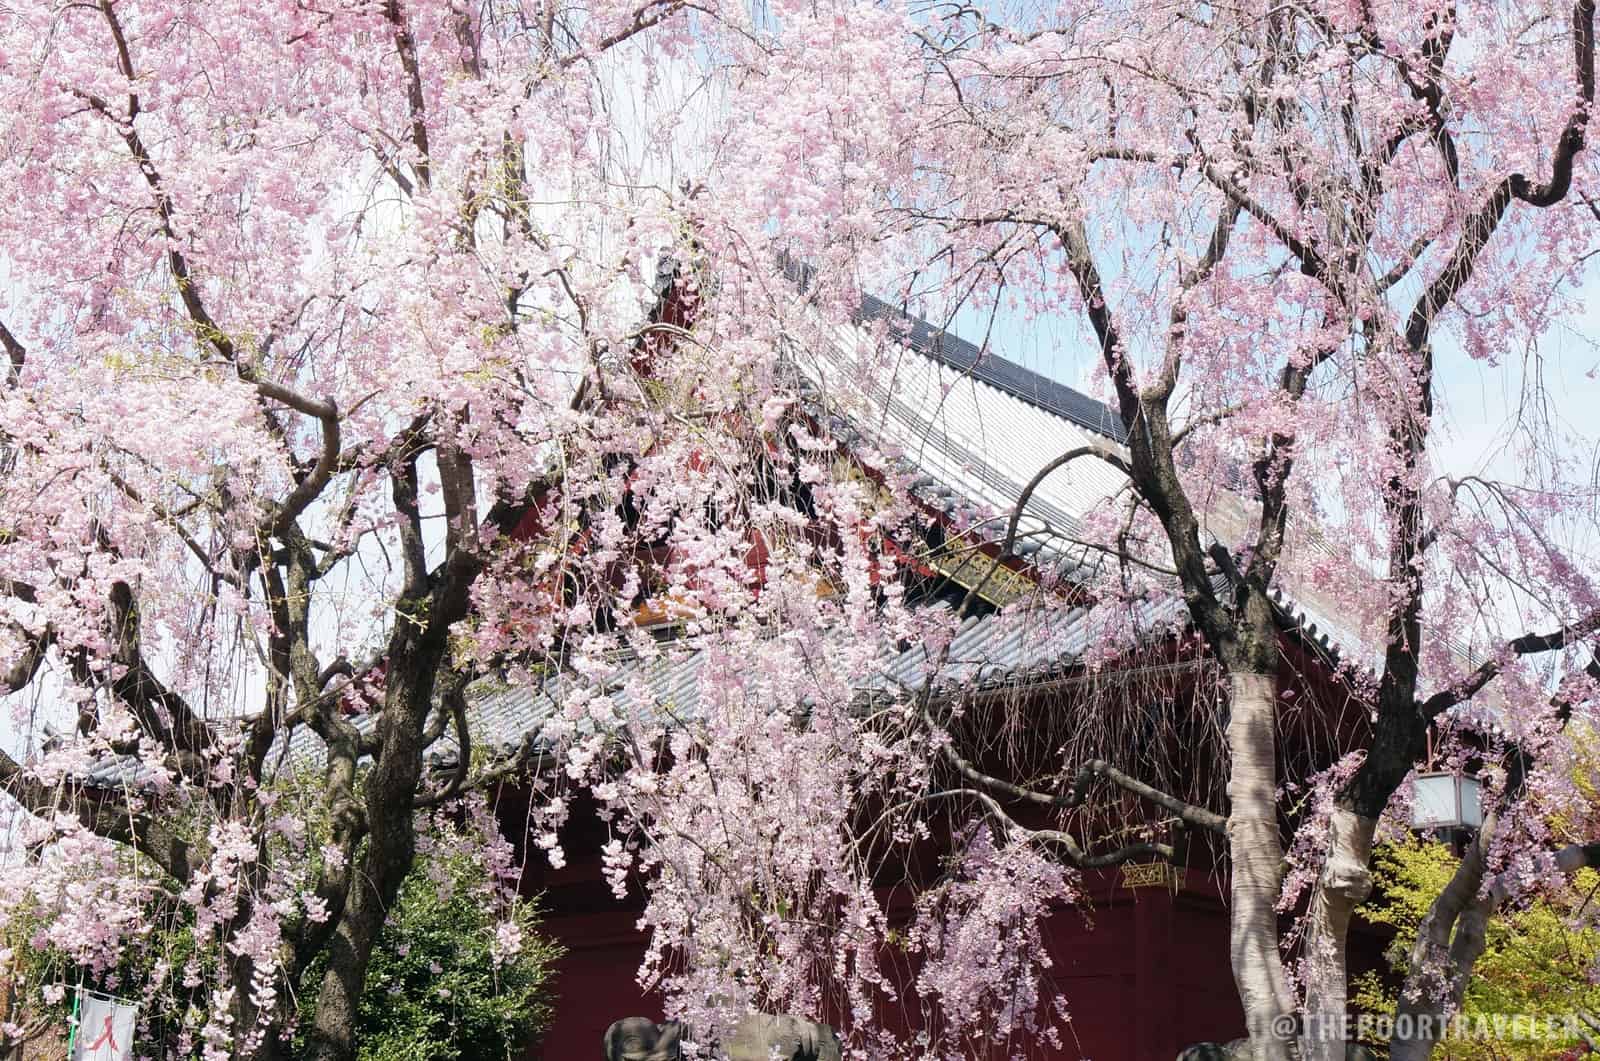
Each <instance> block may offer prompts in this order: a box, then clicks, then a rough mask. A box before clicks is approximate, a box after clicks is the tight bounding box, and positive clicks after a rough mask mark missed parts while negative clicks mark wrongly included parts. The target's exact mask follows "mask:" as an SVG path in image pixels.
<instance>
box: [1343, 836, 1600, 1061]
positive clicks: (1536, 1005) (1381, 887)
mask: <svg viewBox="0 0 1600 1061" xmlns="http://www.w3.org/2000/svg"><path fill="white" fill-rule="evenodd" d="M1456 863H1457V859H1456V857H1455V855H1454V854H1452V853H1451V851H1450V849H1449V848H1448V847H1446V846H1445V845H1444V844H1441V843H1435V842H1431V841H1422V840H1407V841H1405V842H1402V843H1393V844H1383V845H1380V846H1379V848H1378V850H1377V851H1376V853H1375V856H1374V858H1373V875H1374V884H1375V886H1374V888H1373V898H1372V901H1371V902H1369V903H1368V904H1367V905H1366V906H1364V907H1362V908H1361V910H1360V915H1361V916H1362V917H1364V918H1365V919H1366V920H1368V921H1370V922H1372V923H1374V924H1379V925H1388V926H1390V927H1392V928H1393V930H1394V932H1395V938H1394V942H1393V943H1392V944H1391V945H1390V947H1389V951H1388V953H1387V955H1386V956H1387V958H1388V959H1389V963H1390V966H1391V968H1392V969H1393V971H1394V976H1393V977H1392V978H1391V980H1392V981H1394V982H1395V983H1397V982H1398V980H1399V978H1400V977H1401V976H1403V974H1404V969H1405V966H1406V962H1407V959H1408V957H1409V955H1410V951H1411V944H1412V942H1413V941H1414V940H1415V939H1416V937H1417V926H1418V925H1419V924H1420V923H1421V921H1422V918H1423V917H1424V916H1425V915H1426V914H1427V912H1428V907H1429V905H1430V904H1431V903H1432V902H1433V900H1434V899H1435V898H1436V897H1437V896H1438V895H1439V892H1440V891H1441V890H1442V889H1443V888H1444V886H1445V884H1447V883H1448V882H1449V880H1450V876H1451V874H1453V873H1454V872H1455V869H1456ZM1597 887H1600V874H1597V873H1595V872H1594V871H1593V870H1582V871H1580V872H1579V873H1578V874H1576V875H1575V876H1574V877H1573V878H1572V881H1571V887H1570V888H1569V889H1568V890H1567V891H1566V893H1564V894H1562V895H1559V896H1554V897H1550V898H1541V899H1537V900H1535V901H1533V902H1530V903H1528V904H1527V905H1525V906H1523V907H1521V908H1518V909H1511V910H1507V911H1505V912H1503V913H1502V914H1501V915H1499V916H1497V917H1495V918H1493V919H1492V920H1491V921H1490V923H1489V929H1488V946H1487V948H1486V949H1485V950H1484V953H1483V957H1481V958H1480V959H1478V964H1477V967H1476V968H1475V970H1474V976H1473V980H1472V983H1471V984H1470V985H1469V986H1468V988H1467V994H1466V998H1465V999H1464V1000H1463V1006H1462V1016H1463V1018H1464V1019H1465V1021H1466V1023H1467V1026H1468V1027H1480V1028H1481V1027H1492V1026H1493V1021H1494V1020H1495V1019H1496V1018H1502V1019H1503V1018H1505V1017H1508V1016H1510V1015H1514V1014H1527V1015H1529V1016H1530V1017H1533V1018H1535V1019H1536V1020H1538V1021H1540V1022H1543V1021H1544V1019H1545V1018H1550V1019H1552V1020H1553V1021H1555V1022H1556V1023H1557V1024H1558V1025H1560V1024H1561V1023H1562V1022H1564V1021H1566V1020H1567V1019H1568V1017H1569V1015H1575V1014H1591V1015H1594V1016H1596V1017H1600V986H1596V985H1595V984H1592V983H1590V982H1589V978H1588V973H1589V970H1590V968H1591V967H1593V965H1594V963H1595V961H1596V957H1597V955H1600V932H1597V931H1595V930H1594V929H1593V928H1590V927H1587V925H1586V923H1587V922H1588V921H1589V920H1590V918H1589V917H1587V916H1582V915H1584V914H1585V913H1589V912H1592V911H1586V910H1585V909H1584V908H1585V906H1586V904H1590V903H1593V902H1596V901H1600V897H1597V896H1596V894H1595V893H1596V888H1597ZM1352 999H1353V1001H1354V1003H1355V1005H1356V1007H1357V1008H1359V1009H1360V1010H1362V1011H1363V1012H1366V1013H1370V1014H1372V1015H1374V1016H1388V1015H1392V1014H1393V1013H1394V1006H1395V990H1394V983H1390V984H1385V983H1383V982H1382V981H1381V980H1380V979H1379V978H1378V977H1376V976H1372V975H1370V974H1369V975H1367V976H1365V977H1362V978H1359V979H1358V980H1357V982H1356V984H1355V985H1354V991H1353V992H1352ZM1478 1018H1483V1022H1482V1023H1478V1021H1477V1019H1478ZM1502 1026H1504V1025H1503V1024H1502ZM1580 1043H1581V1040H1578V1039H1576V1038H1574V1039H1572V1040H1571V1041H1558V1042H1552V1041H1550V1040H1548V1039H1546V1040H1542V1041H1536V1042H1533V1041H1530V1042H1514V1041H1507V1040H1505V1039H1501V1040H1498V1041H1496V1040H1494V1039H1478V1038H1463V1039H1451V1040H1448V1041H1447V1042H1445V1043H1444V1044H1442V1045H1441V1049H1440V1051H1439V1053H1438V1054H1437V1055H1435V1056H1439V1057H1449V1058H1454V1059H1462V1061H1465V1059H1469V1058H1470V1059H1478V1058H1482V1059H1485V1061H1487V1059H1496V1061H1511V1059H1518V1061H1521V1059H1528V1061H1532V1059H1536V1058H1549V1057H1555V1056H1559V1055H1560V1053H1561V1052H1562V1048H1563V1047H1568V1046H1576V1045H1579V1044H1580ZM1375 1045H1377V1044H1375Z"/></svg>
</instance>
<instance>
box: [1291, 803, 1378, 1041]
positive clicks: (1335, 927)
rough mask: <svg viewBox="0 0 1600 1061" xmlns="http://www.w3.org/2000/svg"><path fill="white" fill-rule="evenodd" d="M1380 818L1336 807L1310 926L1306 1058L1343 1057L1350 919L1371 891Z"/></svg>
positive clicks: (1307, 964)
mask: <svg viewBox="0 0 1600 1061" xmlns="http://www.w3.org/2000/svg"><path fill="white" fill-rule="evenodd" d="M1377 826H1378V822H1377V819H1375V818H1368V817H1365V816H1363V815H1360V814H1357V813H1356V812H1355V811H1354V810H1351V809H1350V808H1348V807H1345V806H1338V807H1335V808H1334V811H1333V815H1332V817H1331V819H1330V821H1329V834H1328V855H1327V860H1326V861H1325V862H1324V863H1323V867H1322V873H1321V875H1320V876H1319V877H1318V879H1317V886H1316V890H1315V891H1314V892H1313V894H1312V896H1311V910H1310V914H1309V917H1308V919H1307V926H1306V937H1305V944H1306V966H1305V969H1306V972H1305V989H1306V1005H1305V1035H1304V1038H1303V1040H1302V1042H1301V1047H1300V1051H1301V1055H1302V1056H1303V1057H1304V1058H1306V1061H1344V1056H1345V1041H1346V1033H1347V1031H1348V1029H1347V1027H1346V1014H1347V1012H1348V1004H1349V980H1348V975H1349V968H1348V962H1347V960H1346V947H1347V943H1348V939H1349V933H1350V918H1351V916H1352V915H1353V914H1354V913H1355V910H1356V907H1358V906H1360V905H1361V904H1362V903H1363V902H1365V901H1366V898H1367V896H1368V895H1370V894H1371V893H1372V871H1371V870H1370V869H1369V868H1368V866H1369V865H1370V863H1371V861H1372V837H1373V834H1374V832H1375V831H1376V830H1377Z"/></svg>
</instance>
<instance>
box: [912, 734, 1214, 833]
mask: <svg viewBox="0 0 1600 1061" xmlns="http://www.w3.org/2000/svg"><path fill="white" fill-rule="evenodd" d="M942 748H943V750H944V756H945V758H946V759H948V760H950V765H952V766H954V767H955V768H956V770H957V771H958V772H959V773H960V774H961V776H963V777H965V778H966V779H967V780H969V781H971V782H973V783H974V784H977V785H982V786H983V787H984V788H986V789H989V790H990V791H991V792H998V793H1000V794H1002V795H1004V796H1007V797H1009V798H1011V799H1016V800H1021V801H1023V802H1026V803H1033V804H1036V805H1038V806H1043V807H1057V808H1060V809H1063V810H1070V809H1072V808H1075V807H1081V806H1083V805H1084V802H1085V801H1086V800H1087V799H1088V796H1089V789H1090V788H1091V787H1092V786H1093V785H1094V782H1095V780H1096V779H1097V778H1100V779H1104V780H1106V781H1109V782H1110V783H1111V784H1113V785H1116V786H1117V787H1118V788H1120V789H1122V790H1123V791H1125V792H1130V793H1132V794H1133V795H1136V796H1138V797H1140V798H1141V799H1145V800H1149V801H1150V802H1151V803H1154V804H1155V805H1156V806H1158V807H1163V808H1165V809H1166V810H1169V811H1171V812H1172V813H1173V814H1175V815H1177V816H1178V818H1179V819H1180V820H1182V821H1183V822H1184V823H1185V824H1186V825H1192V826H1195V827H1196V828H1200V829H1209V830H1211V831H1212V832H1214V833H1219V834H1223V833H1226V832H1227V826H1228V819H1227V816H1226V815H1222V814H1217V813H1216V812H1214V811H1209V810H1206V809H1205V808H1204V807H1197V806H1195V805H1194V804H1192V803H1185V802H1184V801H1183V800H1181V799H1179V798H1178V797H1176V796H1173V795H1170V794H1168V793H1166V792H1162V791H1161V790H1160V789H1158V788H1156V787H1154V786H1153V785H1149V784H1146V783H1145V782H1143V781H1140V780H1139V779H1138V778H1136V777H1132V776H1131V775H1129V774H1125V773H1123V772H1122V771H1121V770H1118V769H1117V768H1116V767H1114V766H1112V765H1111V764H1110V763H1108V762H1106V761H1105V760H1103V759H1090V760H1088V761H1087V762H1085V763H1083V764H1081V765H1080V766H1079V767H1078V772H1077V775H1076V776H1075V777H1074V778H1073V782H1072V788H1071V789H1070V790H1069V791H1067V792H1065V793H1050V792H1039V791H1037V790H1035V789H1031V788H1025V787H1023V786H1021V785H1016V784H1012V783H1011V782H1010V781H1006V780H1003V779H1001V778H998V777H994V776H992V775H990V774H986V773H984V772H983V771H982V770H979V769H978V768H977V767H975V766H973V765H972V764H971V763H970V762H968V761H967V760H966V759H964V758H962V757H961V755H960V753H958V752H957V751H956V750H955V749H954V748H953V747H952V746H951V745H950V744H949V742H945V743H944V744H943V745H942Z"/></svg>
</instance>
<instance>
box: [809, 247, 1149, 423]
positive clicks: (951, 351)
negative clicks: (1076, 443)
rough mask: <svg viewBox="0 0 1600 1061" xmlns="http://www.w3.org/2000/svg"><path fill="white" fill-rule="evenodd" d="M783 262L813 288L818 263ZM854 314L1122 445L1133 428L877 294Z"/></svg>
mask: <svg viewBox="0 0 1600 1061" xmlns="http://www.w3.org/2000/svg"><path fill="white" fill-rule="evenodd" d="M778 261H779V264H780V265H781V267H782V268H783V273H784V275H785V276H787V277H788V278H789V279H791V280H793V281H794V282H795V283H796V285H797V286H798V287H799V288H800V290H801V291H802V292H805V291H807V290H808V289H809V288H810V287H811V283H812V280H813V279H814V278H815V277H816V272H817V271H816V267H815V266H812V265H811V264H810V263H808V262H802V261H799V260H797V259H795V258H793V257H792V256H790V255H789V254H788V253H787V252H780V253H779V255H778ZM854 316H855V322H856V323H857V324H863V323H867V322H869V321H878V320H882V321H887V322H889V323H890V325H891V326H895V327H896V330H897V333H898V334H897V335H896V338H898V339H899V340H900V341H901V342H903V343H905V345H906V346H908V347H909V348H911V349H912V350H915V351H916V352H917V353H919V354H922V355H923V356H925V357H927V358H929V359H930V360H932V361H935V362H937V363H939V364H941V365H943V366H945V367H946V368H952V369H955V370H956V371H958V372H963V373H966V374H968V375H970V376H971V377H972V378H973V379H976V380H978V381H980V382H982V383H986V384H988V385H989V386H991V387H993V388H995V389H996V390H998V391H1001V392H1003V393H1005V394H1009V395H1010V396H1011V397H1013V398H1016V399H1017V400H1019V401H1022V402H1026V403H1027V404H1028V405H1031V406H1033V407H1034V408H1036V409H1040V410H1042V411H1044V412H1046V413H1049V414H1050V415H1052V416H1055V417H1059V418H1060V419H1063V420H1067V421H1069V422H1071V423H1074V424H1077V425H1078V426H1079V427H1082V428H1087V429H1088V430H1090V431H1093V432H1095V433H1096V434H1099V435H1104V436H1105V437H1106V438H1109V439H1111V440H1112V441H1113V442H1116V443H1119V444H1123V443H1126V442H1127V440H1128V429H1127V427H1126V426H1125V425H1124V424H1123V423H1122V418H1121V417H1120V416H1118V415H1117V413H1116V412H1115V411H1114V410H1112V409H1111V408H1110V407H1109V406H1108V405H1106V404H1105V403H1104V402H1102V401H1099V400H1098V399H1096V398H1091V397H1089V395H1087V394H1084V393H1083V392H1082V391H1079V390H1075V389H1074V388H1072V387H1069V386H1067V385H1066V384H1064V383H1058V382H1057V381H1055V380H1053V379H1051V378H1050V377H1048V376H1045V375H1042V374H1041V373H1038V372H1035V371H1034V370H1033V369H1031V368H1027V367H1025V366H1023V365H1020V364H1018V363H1017V362H1015V361H1009V360H1007V359H1006V358H1004V357H1001V356H1000V355H999V354H997V353H995V352H994V351H993V350H989V349H985V348H982V347H978V346H974V345H973V344H972V343H970V342H968V341H967V340H965V339H963V338H961V337H960V336H959V335H956V334H954V333H953V332H949V331H946V330H945V329H943V328H939V327H936V326H934V325H933V324H932V323H930V322H929V321H926V320H924V319H922V318H921V317H917V316H913V315H912V314H910V313H908V312H906V311H905V310H903V309H901V308H899V307H897V306H894V305H891V304H890V303H888V302H885V301H884V300H883V299H881V298H878V297H876V296H875V295H871V294H867V293H865V292H863V293H862V295H861V300H860V302H859V303H858V305H857V307H856V310H855V314H854Z"/></svg>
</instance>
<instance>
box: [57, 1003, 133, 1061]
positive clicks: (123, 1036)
mask: <svg viewBox="0 0 1600 1061" xmlns="http://www.w3.org/2000/svg"><path fill="white" fill-rule="evenodd" d="M138 1016H139V1007H138V1006H135V1005H132V1004H131V1003H127V1002H119V1001H117V1000H116V999H114V998H106V997H104V996H102V995H90V994H85V995H84V996H83V1004H82V1006H81V1007H80V1008H79V1010H78V1036H77V1038H76V1039H75V1040H74V1041H73V1044H72V1058H71V1061H132V1058H133V1024H134V1021H135V1020H136V1019H137V1018H138Z"/></svg>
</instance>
